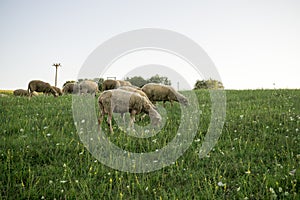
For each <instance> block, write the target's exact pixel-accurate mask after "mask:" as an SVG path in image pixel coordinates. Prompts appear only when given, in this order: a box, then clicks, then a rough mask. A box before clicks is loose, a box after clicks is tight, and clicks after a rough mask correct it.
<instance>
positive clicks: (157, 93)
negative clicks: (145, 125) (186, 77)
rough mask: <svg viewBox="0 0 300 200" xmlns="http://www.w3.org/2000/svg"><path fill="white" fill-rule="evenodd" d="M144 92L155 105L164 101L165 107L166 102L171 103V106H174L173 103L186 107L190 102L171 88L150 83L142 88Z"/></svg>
mask: <svg viewBox="0 0 300 200" xmlns="http://www.w3.org/2000/svg"><path fill="white" fill-rule="evenodd" d="M142 91H143V92H145V93H146V94H147V96H148V98H149V99H150V101H152V103H153V104H155V102H156V101H163V103H164V105H165V102H166V101H170V102H171V105H173V101H177V102H179V103H181V104H184V105H187V104H188V100H187V99H186V98H185V96H183V95H182V94H180V93H178V92H176V91H175V90H174V88H172V87H171V86H167V85H160V84H155V83H148V84H146V85H144V86H143V87H142Z"/></svg>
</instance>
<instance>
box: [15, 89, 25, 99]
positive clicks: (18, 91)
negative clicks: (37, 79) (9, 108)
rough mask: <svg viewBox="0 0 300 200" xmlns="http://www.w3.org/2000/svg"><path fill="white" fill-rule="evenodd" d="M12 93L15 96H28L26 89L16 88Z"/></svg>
mask: <svg viewBox="0 0 300 200" xmlns="http://www.w3.org/2000/svg"><path fill="white" fill-rule="evenodd" d="M13 93H14V95H15V96H26V97H27V96H29V93H28V91H27V90H23V89H17V90H14V92H13Z"/></svg>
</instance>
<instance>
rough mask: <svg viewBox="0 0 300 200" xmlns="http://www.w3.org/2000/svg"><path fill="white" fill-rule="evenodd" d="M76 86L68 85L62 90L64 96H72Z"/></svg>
mask: <svg viewBox="0 0 300 200" xmlns="http://www.w3.org/2000/svg"><path fill="white" fill-rule="evenodd" d="M75 84H76V83H67V84H66V85H65V86H64V87H63V89H62V92H63V94H72V93H73V92H74V86H75Z"/></svg>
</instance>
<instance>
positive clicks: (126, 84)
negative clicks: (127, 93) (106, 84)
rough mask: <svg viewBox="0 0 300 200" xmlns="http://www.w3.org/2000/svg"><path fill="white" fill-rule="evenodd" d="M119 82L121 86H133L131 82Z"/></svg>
mask: <svg viewBox="0 0 300 200" xmlns="http://www.w3.org/2000/svg"><path fill="white" fill-rule="evenodd" d="M118 81H119V83H120V85H121V86H129V85H131V83H130V82H129V81H121V80H118Z"/></svg>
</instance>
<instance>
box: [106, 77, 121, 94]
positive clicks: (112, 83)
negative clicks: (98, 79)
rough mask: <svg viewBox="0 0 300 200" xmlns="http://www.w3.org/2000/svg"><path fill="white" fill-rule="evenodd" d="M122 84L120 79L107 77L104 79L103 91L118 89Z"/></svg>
mask: <svg viewBox="0 0 300 200" xmlns="http://www.w3.org/2000/svg"><path fill="white" fill-rule="evenodd" d="M120 86H121V84H120V82H119V81H118V80H111V79H107V80H105V81H103V83H102V91H105V90H111V89H117V88H119V87H120Z"/></svg>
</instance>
